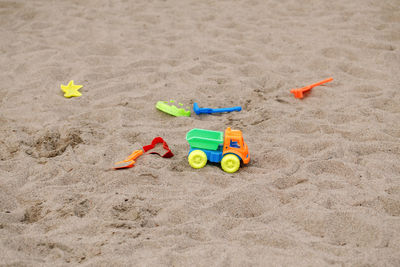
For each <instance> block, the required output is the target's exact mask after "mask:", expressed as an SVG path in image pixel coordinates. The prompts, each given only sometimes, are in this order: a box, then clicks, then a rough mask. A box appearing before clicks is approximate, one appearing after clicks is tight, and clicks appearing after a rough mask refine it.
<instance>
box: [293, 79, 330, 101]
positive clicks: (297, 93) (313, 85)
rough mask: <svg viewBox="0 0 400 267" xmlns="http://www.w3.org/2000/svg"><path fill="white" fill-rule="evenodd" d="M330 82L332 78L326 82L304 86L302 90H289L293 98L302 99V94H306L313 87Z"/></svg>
mask: <svg viewBox="0 0 400 267" xmlns="http://www.w3.org/2000/svg"><path fill="white" fill-rule="evenodd" d="M330 81H333V78H328V79H326V80H323V81H320V82H317V83H314V84H312V85H308V86H305V87H303V88H295V89H292V90H290V92H291V93H292V94H294V97H295V98H303V97H304V95H303V93H304V92H307V91H309V90H311V89H312V88H314V87H315V86H319V85H321V84H324V83H327V82H330Z"/></svg>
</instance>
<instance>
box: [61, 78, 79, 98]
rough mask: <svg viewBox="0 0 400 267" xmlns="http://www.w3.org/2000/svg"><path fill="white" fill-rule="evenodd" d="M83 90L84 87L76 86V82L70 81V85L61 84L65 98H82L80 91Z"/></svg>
mask: <svg viewBox="0 0 400 267" xmlns="http://www.w3.org/2000/svg"><path fill="white" fill-rule="evenodd" d="M81 88H82V85H76V84H74V81H73V80H71V81H69V83H68V85H64V84H61V90H62V91H63V92H64V96H65V97H68V98H70V97H73V96H81V95H82V94H81V93H80V92H79V91H78V90H79V89H81Z"/></svg>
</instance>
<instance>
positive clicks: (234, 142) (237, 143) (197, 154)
mask: <svg viewBox="0 0 400 267" xmlns="http://www.w3.org/2000/svg"><path fill="white" fill-rule="evenodd" d="M186 140H187V141H188V143H189V145H190V151H189V156H188V161H189V164H190V166H192V168H195V169H200V168H203V167H204V166H205V165H206V164H207V161H210V162H221V167H222V169H223V170H224V171H225V172H228V173H234V172H236V171H237V170H238V169H239V167H240V162H243V164H248V163H249V162H250V154H249V150H248V147H247V145H246V143H245V142H244V140H243V136H242V132H241V131H239V130H231V128H229V127H228V128H227V129H226V130H225V136H224V134H223V132H218V131H209V130H202V129H192V130H190V131H189V132H188V133H187V134H186Z"/></svg>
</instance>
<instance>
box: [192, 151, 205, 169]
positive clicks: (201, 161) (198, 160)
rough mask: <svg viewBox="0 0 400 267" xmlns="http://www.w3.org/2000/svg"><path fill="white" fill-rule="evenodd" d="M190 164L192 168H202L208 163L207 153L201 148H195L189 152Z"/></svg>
mask: <svg viewBox="0 0 400 267" xmlns="http://www.w3.org/2000/svg"><path fill="white" fill-rule="evenodd" d="M188 159H189V164H190V166H192V168H195V169H200V168H203V167H204V166H205V165H206V164H207V155H206V153H204V152H203V151H201V150H193V151H192V152H190V154H189V158H188Z"/></svg>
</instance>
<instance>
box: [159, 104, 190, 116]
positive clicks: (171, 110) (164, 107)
mask: <svg viewBox="0 0 400 267" xmlns="http://www.w3.org/2000/svg"><path fill="white" fill-rule="evenodd" d="M173 103H175V101H174V100H170V101H169V102H168V101H158V102H157V104H156V108H157V109H159V110H161V111H163V112H165V113H168V114H170V115H172V116H175V117H190V110H189V108H188V107H187V110H185V109H184V108H182V107H183V104H182V103H178V105H179V106H181V107H180V108H178V107H177V106H175V105H173Z"/></svg>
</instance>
